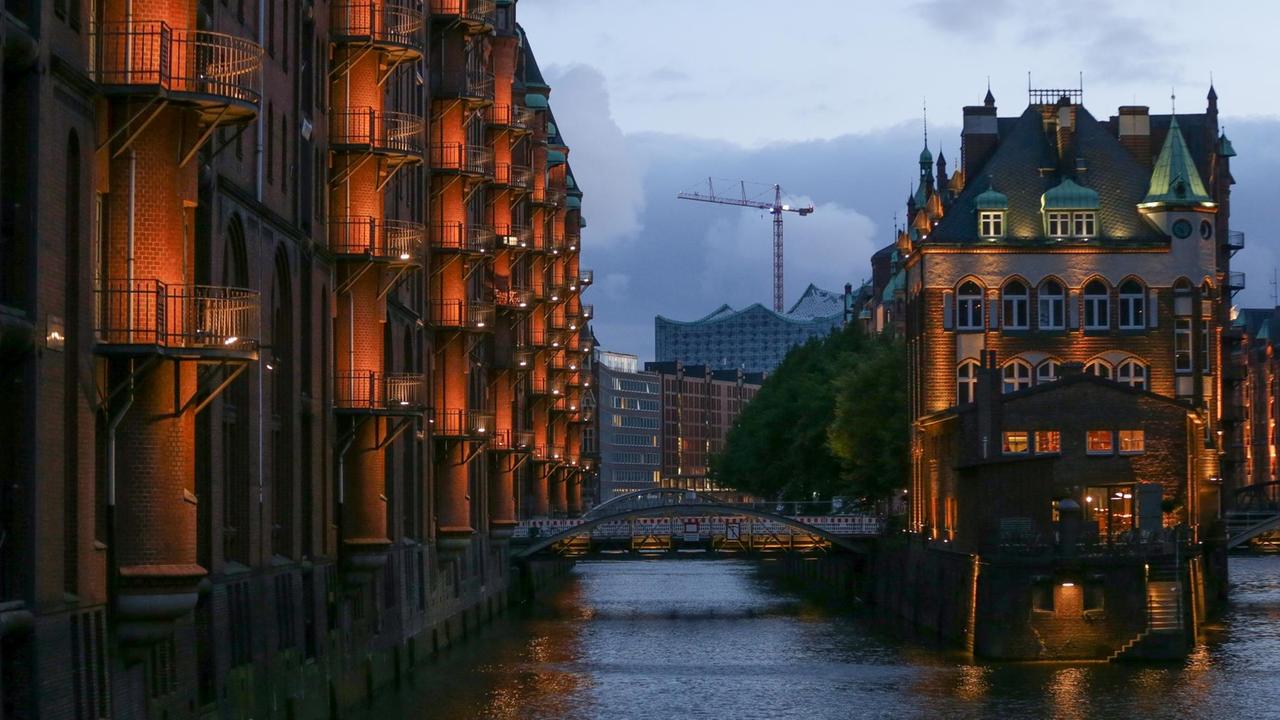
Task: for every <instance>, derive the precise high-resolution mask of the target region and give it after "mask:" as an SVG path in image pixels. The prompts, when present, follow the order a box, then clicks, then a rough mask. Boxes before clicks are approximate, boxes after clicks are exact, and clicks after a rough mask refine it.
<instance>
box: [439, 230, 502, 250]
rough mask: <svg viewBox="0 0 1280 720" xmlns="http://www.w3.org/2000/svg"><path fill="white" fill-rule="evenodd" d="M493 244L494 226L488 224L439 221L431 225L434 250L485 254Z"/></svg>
mask: <svg viewBox="0 0 1280 720" xmlns="http://www.w3.org/2000/svg"><path fill="white" fill-rule="evenodd" d="M493 245H494V235H493V228H491V227H489V226H487V225H466V224H464V223H438V224H435V225H432V226H431V249H432V250H436V251H440V252H454V253H466V254H471V255H483V254H485V253H487V252H489V250H490V248H492V247H493Z"/></svg>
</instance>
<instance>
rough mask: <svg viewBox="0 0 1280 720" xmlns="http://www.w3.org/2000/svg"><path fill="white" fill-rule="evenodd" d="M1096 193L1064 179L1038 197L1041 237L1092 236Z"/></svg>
mask: <svg viewBox="0 0 1280 720" xmlns="http://www.w3.org/2000/svg"><path fill="white" fill-rule="evenodd" d="M1098 207H1099V206H1098V193H1097V192H1095V191H1093V190H1090V189H1089V188H1087V187H1083V186H1081V185H1078V184H1076V182H1075V181H1073V180H1072V179H1071V178H1067V179H1065V180H1063V181H1062V182H1061V183H1059V184H1058V185H1057V186H1056V187H1053V188H1050V189H1049V191H1048V192H1046V193H1045V194H1044V195H1042V196H1041V197H1040V209H1041V210H1042V211H1043V212H1044V230H1045V234H1046V235H1047V236H1048V237H1050V238H1054V239H1062V238H1069V237H1070V238H1082V239H1088V238H1092V237H1096V236H1097V234H1098Z"/></svg>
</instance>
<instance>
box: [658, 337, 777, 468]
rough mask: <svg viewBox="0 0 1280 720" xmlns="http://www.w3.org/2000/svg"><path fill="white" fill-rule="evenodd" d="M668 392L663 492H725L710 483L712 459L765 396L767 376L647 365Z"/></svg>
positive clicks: (674, 364)
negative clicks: (761, 394)
mask: <svg viewBox="0 0 1280 720" xmlns="http://www.w3.org/2000/svg"><path fill="white" fill-rule="evenodd" d="M644 369H645V371H646V372H648V373H653V374H654V375H656V376H657V378H658V382H659V384H660V385H661V387H662V396H661V399H662V402H661V408H662V435H661V438H660V443H661V445H660V447H661V450H662V452H661V462H662V468H661V478H660V480H659V483H660V485H661V486H662V487H678V488H685V489H688V490H725V489H728V488H721V487H718V486H717V485H716V484H715V482H714V481H713V480H712V479H711V478H710V477H709V475H708V469H709V463H710V462H711V458H712V457H714V456H715V455H716V454H717V453H720V452H722V451H723V450H724V442H725V438H726V437H728V435H729V430H730V429H731V428H732V427H733V424H734V422H735V421H736V420H737V419H738V415H739V414H741V413H742V409H743V408H744V407H746V404H747V403H748V402H750V401H751V399H752V398H754V397H755V396H756V393H757V392H759V391H760V386H761V385H762V384H764V378H765V375H764V373H744V372H742V371H740V370H712V369H710V368H708V367H707V366H705V365H685V364H684V363H681V362H649V363H645V368H644Z"/></svg>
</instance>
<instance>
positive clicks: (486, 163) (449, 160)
mask: <svg viewBox="0 0 1280 720" xmlns="http://www.w3.org/2000/svg"><path fill="white" fill-rule="evenodd" d="M431 169H432V170H437V171H439V170H445V171H452V172H460V173H466V174H469V175H490V174H492V172H493V151H492V150H490V149H489V148H487V147H477V146H473V145H464V144H462V143H438V144H435V145H432V146H431Z"/></svg>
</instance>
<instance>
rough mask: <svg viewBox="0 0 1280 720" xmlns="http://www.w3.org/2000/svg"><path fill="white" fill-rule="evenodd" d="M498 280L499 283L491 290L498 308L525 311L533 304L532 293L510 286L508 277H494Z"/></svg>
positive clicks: (527, 289)
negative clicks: (499, 280) (499, 279)
mask: <svg viewBox="0 0 1280 720" xmlns="http://www.w3.org/2000/svg"><path fill="white" fill-rule="evenodd" d="M498 278H501V282H495V283H494V288H493V299H494V302H495V303H496V304H497V305H498V306H500V307H505V308H517V309H525V308H528V307H529V306H530V305H531V304H532V303H533V293H532V292H530V291H529V288H526V287H519V286H516V285H512V284H511V278H510V276H508V275H498V276H495V279H498Z"/></svg>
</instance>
